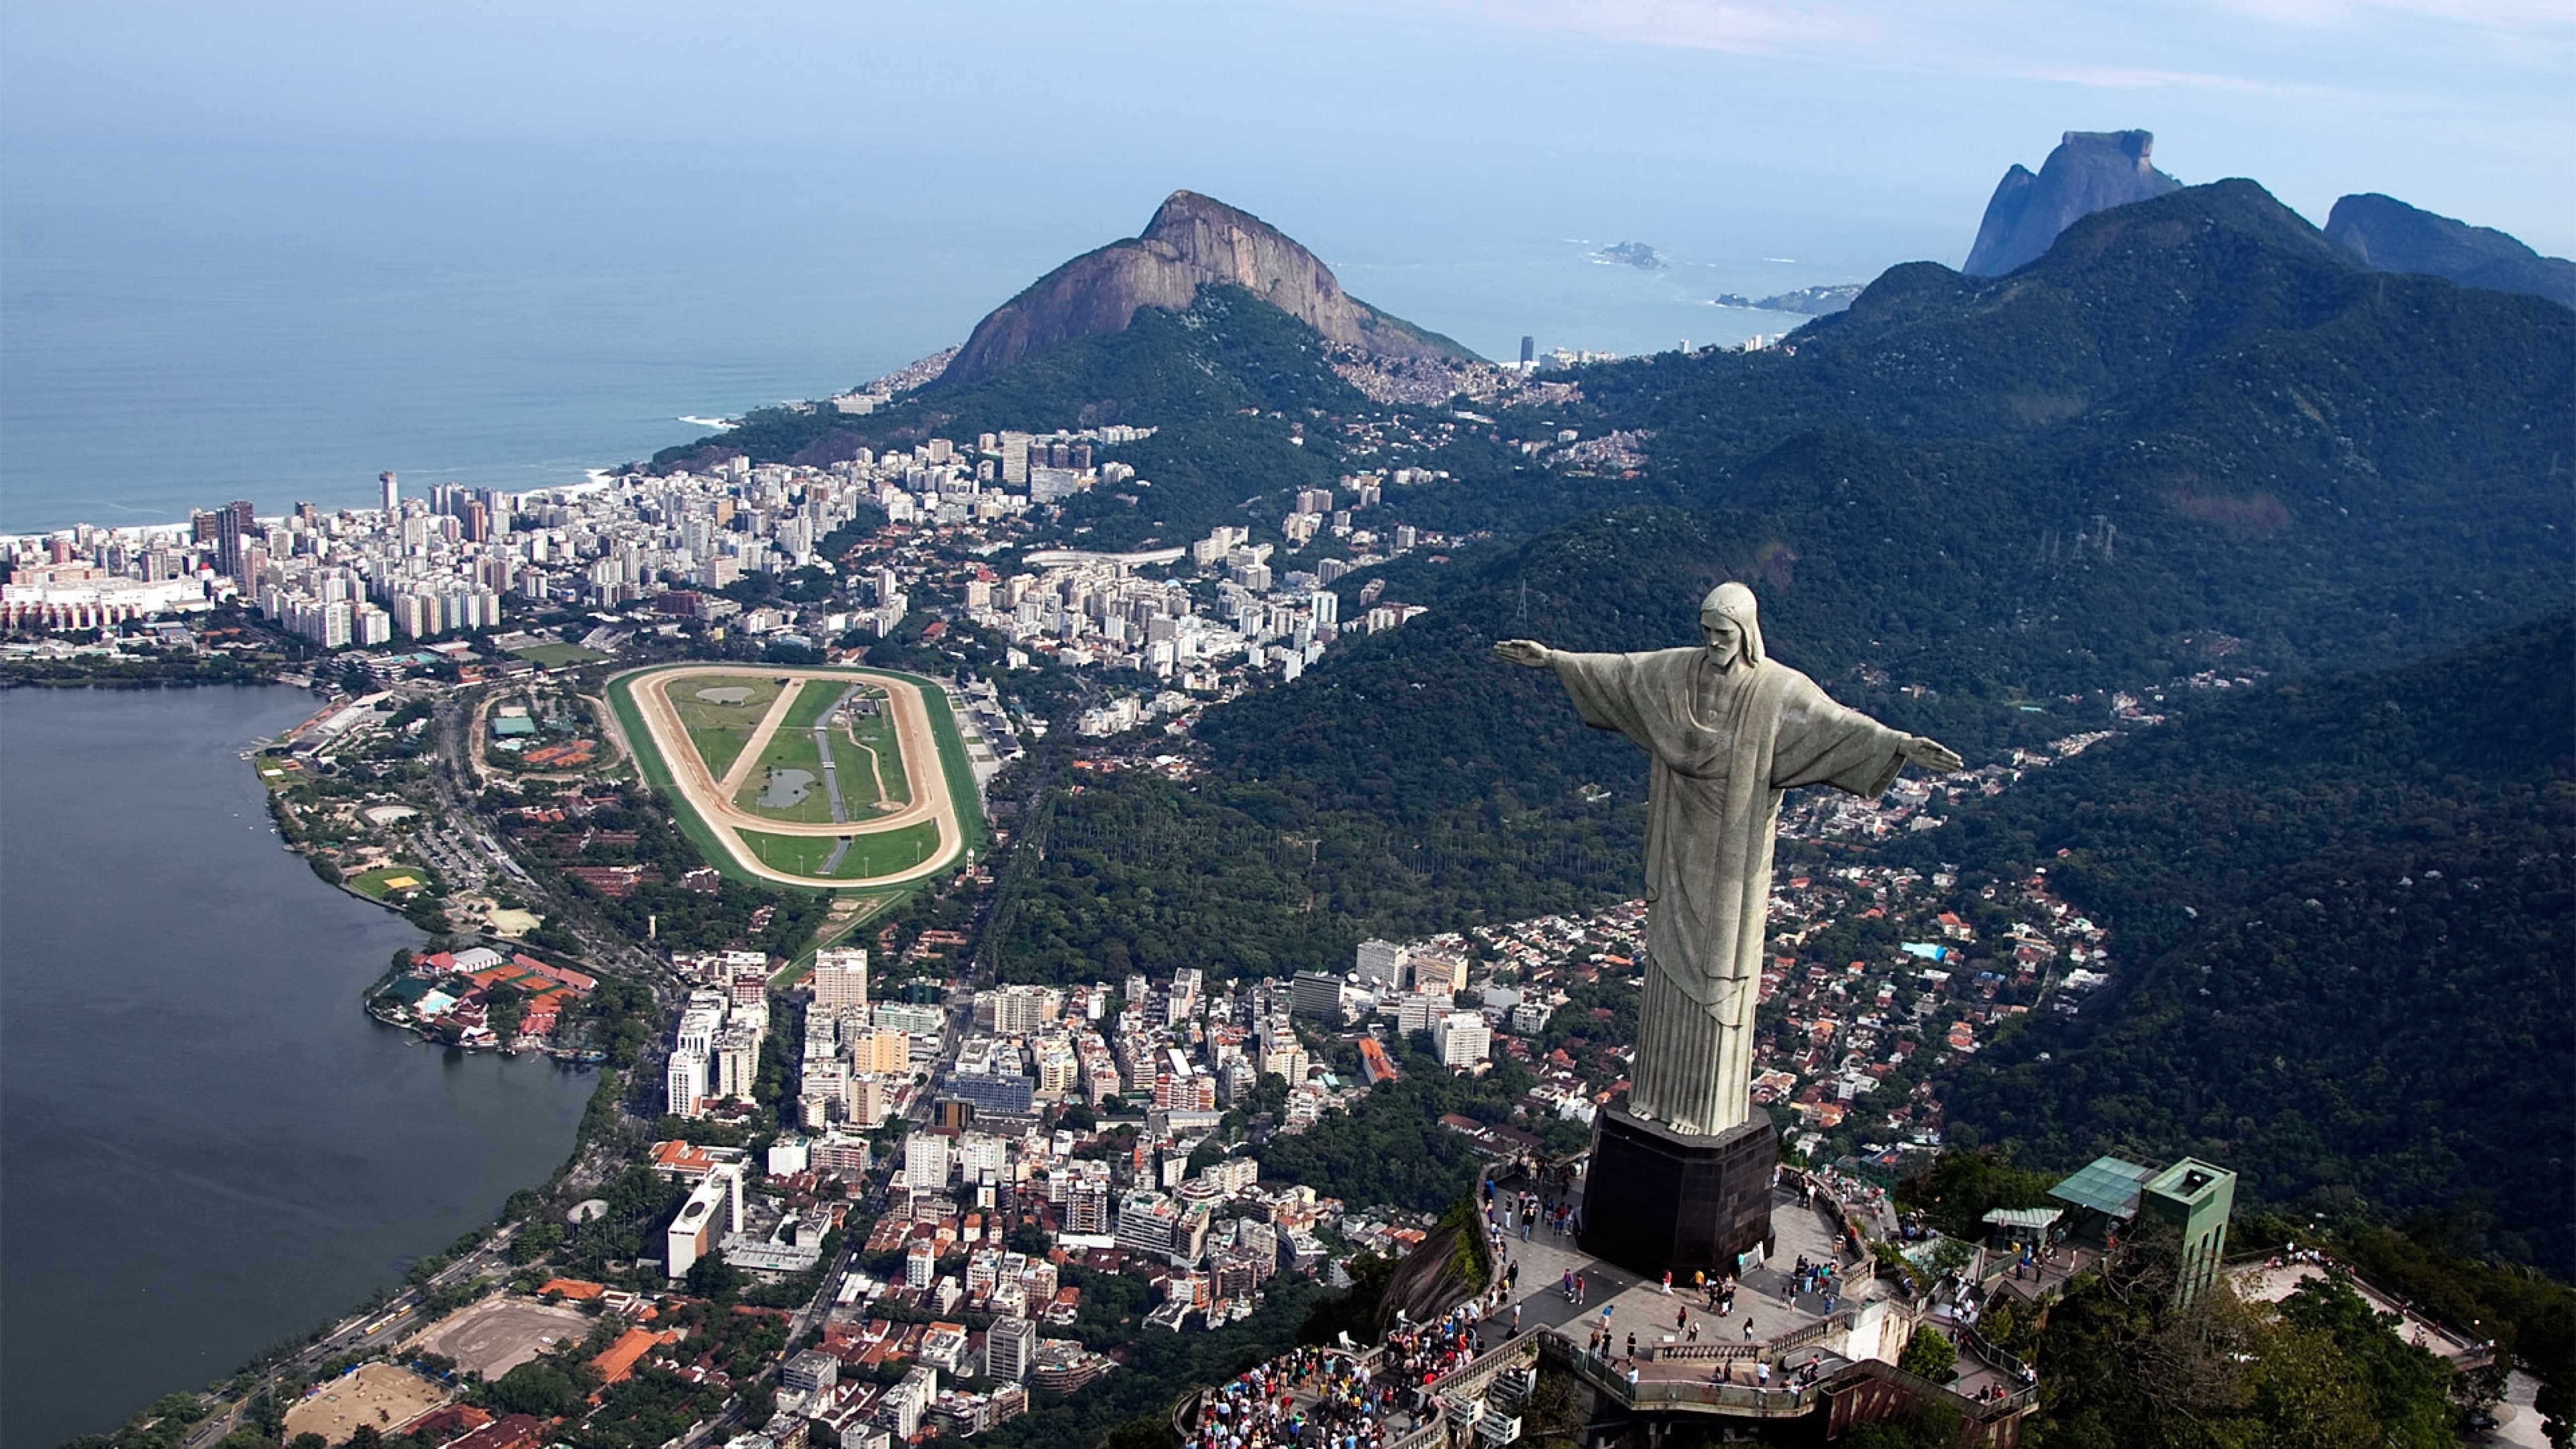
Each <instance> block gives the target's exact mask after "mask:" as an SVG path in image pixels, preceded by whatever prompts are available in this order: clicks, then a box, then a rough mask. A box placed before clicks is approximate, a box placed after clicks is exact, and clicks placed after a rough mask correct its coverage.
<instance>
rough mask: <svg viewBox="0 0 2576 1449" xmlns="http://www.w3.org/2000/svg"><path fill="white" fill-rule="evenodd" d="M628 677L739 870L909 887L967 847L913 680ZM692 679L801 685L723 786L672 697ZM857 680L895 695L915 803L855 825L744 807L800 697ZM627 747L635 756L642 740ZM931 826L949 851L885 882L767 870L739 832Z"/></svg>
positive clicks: (682, 781) (676, 668)
mask: <svg viewBox="0 0 2576 1449" xmlns="http://www.w3.org/2000/svg"><path fill="white" fill-rule="evenodd" d="M623 677H624V678H625V679H626V680H627V681H628V685H627V688H628V692H629V694H630V695H631V696H632V697H633V699H634V701H635V708H636V712H637V713H638V714H640V715H642V716H643V719H644V728H645V730H646V732H647V733H649V734H650V735H651V736H652V737H653V738H652V744H653V746H654V748H655V749H656V751H657V752H659V753H660V755H661V756H662V761H663V763H664V764H665V765H667V766H669V767H670V771H671V779H672V782H673V783H674V784H675V785H676V786H677V788H678V789H679V791H680V794H681V795H682V796H683V797H684V798H685V799H686V800H687V801H688V803H689V807H690V808H691V809H693V810H695V811H696V812H697V815H698V818H699V819H701V820H703V821H705V822H706V823H707V825H708V826H709V828H711V829H713V830H714V831H715V833H716V836H717V838H718V839H720V840H722V841H723V842H724V846H725V850H726V853H727V854H729V855H731V856H732V857H733V859H734V863H735V864H737V865H739V866H741V867H742V868H743V869H744V870H746V871H749V872H750V873H751V874H753V875H756V876H759V877H760V878H761V879H763V880H774V881H779V882H782V883H784V884H788V885H807V886H810V885H826V884H828V885H840V886H853V887H867V886H881V885H899V884H902V883H904V882H906V881H914V880H920V879H922V878H924V877H926V876H932V875H936V874H938V873H940V872H941V871H944V870H946V869H948V868H949V867H950V866H951V865H953V864H954V863H955V862H956V859H957V857H958V855H959V853H960V851H961V850H962V849H963V846H964V842H965V839H966V834H965V831H964V830H963V829H962V828H961V827H960V826H959V824H958V819H957V802H956V801H954V800H952V799H950V798H949V794H948V780H947V774H946V771H945V770H944V769H943V768H942V766H941V764H940V756H939V737H938V735H937V733H936V732H935V731H934V730H933V729H932V728H931V724H930V708H929V706H928V705H926V704H924V703H923V702H922V698H921V687H920V686H919V685H917V684H914V683H913V682H912V681H910V680H907V679H900V678H897V677H894V676H892V675H885V674H868V675H865V676H856V675H853V674H851V673H848V672H845V671H838V670H827V669H793V668H759V667H755V666H748V665H723V664H676V665H660V666H656V667H654V668H652V669H647V670H640V671H638V672H637V673H635V674H632V675H627V676H623ZM683 677H685V678H688V679H691V680H702V679H719V678H721V679H750V680H764V679H782V678H783V679H788V680H792V681H794V683H793V684H792V685H791V686H790V687H788V688H785V689H782V690H780V691H779V692H778V698H777V699H776V700H774V701H772V702H771V703H770V706H769V710H768V712H767V713H766V714H764V715H763V716H762V717H761V721H760V725H759V727H758V728H757V729H756V730H754V731H753V733H752V737H751V739H750V741H749V742H748V743H746V744H745V745H744V746H743V751H742V753H741V755H739V756H738V757H736V760H735V763H734V767H733V769H731V770H729V771H727V776H728V778H727V779H726V780H719V779H717V778H716V777H715V775H714V774H713V773H712V772H711V771H709V770H708V768H707V762H706V761H705V759H703V758H702V757H700V755H699V754H698V749H697V745H696V744H695V743H694V742H693V741H691V740H690V738H689V731H688V728H687V727H686V726H685V725H683V724H682V723H681V722H680V717H679V712H678V711H677V710H675V709H674V708H672V705H671V700H670V696H669V695H668V694H667V693H666V692H665V689H666V687H667V685H668V683H669V681H670V680H672V679H677V678H683ZM854 677H864V678H866V679H867V680H868V681H869V682H870V683H873V684H879V685H883V686H884V687H885V691H886V696H887V702H888V705H889V713H890V714H891V715H892V716H893V724H894V728H895V737H896V738H897V739H898V740H899V741H901V743H902V748H903V770H904V779H905V782H906V783H907V784H908V785H909V786H910V788H911V792H912V801H911V803H910V804H907V805H905V806H904V807H903V808H902V809H900V810H894V811H889V812H888V813H886V814H883V815H879V816H876V817H875V818H873V819H869V820H853V821H848V822H833V821H816V822H803V821H784V820H771V819H768V818H766V817H764V816H760V815H756V814H753V813H752V812H750V811H748V810H744V809H741V808H740V807H738V806H736V805H735V804H734V803H733V788H734V787H738V786H739V784H740V779H739V778H736V777H747V775H748V771H749V762H752V761H756V760H758V759H759V758H760V754H761V751H762V750H764V749H765V748H766V747H767V746H768V743H769V740H770V737H771V736H772V735H775V734H776V733H777V732H778V727H779V723H780V721H782V720H784V719H786V717H787V714H788V711H789V710H790V709H791V708H793V706H794V704H795V702H796V699H797V697H798V696H799V695H801V694H802V693H803V692H804V688H803V686H804V684H805V682H806V681H808V680H816V679H823V680H834V681H839V682H843V683H846V682H848V681H849V680H850V679H852V678H854ZM615 682H616V681H613V680H612V681H611V683H615ZM615 713H616V712H615V711H614V710H611V711H610V712H609V714H610V717H611V718H612V720H613V719H614V717H615ZM622 743H623V744H624V746H625V747H626V748H627V749H628V752H629V753H630V754H631V753H632V752H633V750H632V742H631V741H626V742H622ZM924 820H935V821H937V822H938V825H939V849H938V850H937V851H936V852H935V853H933V854H932V855H931V856H930V858H928V859H926V860H924V861H922V862H921V863H920V864H919V865H916V866H912V867H910V868H908V869H905V870H901V871H897V872H895V873H894V874H892V875H881V876H851V877H847V878H835V879H826V878H825V877H821V876H802V875H793V874H790V873H788V872H786V871H782V870H778V869H775V868H773V867H771V866H770V865H768V864H767V863H765V862H763V861H762V860H761V859H760V857H759V856H757V855H755V854H753V853H752V850H751V847H750V846H749V845H747V844H745V843H744V842H743V840H742V839H741V837H740V835H739V834H738V832H740V831H744V830H756V831H759V832H760V833H761V834H763V835H806V836H825V837H837V836H843V835H882V834H884V833H886V832H887V831H890V830H901V829H903V828H905V827H906V826H911V825H918V824H920V823H921V822H922V821H924Z"/></svg>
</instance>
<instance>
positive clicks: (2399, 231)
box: [2326, 192, 2576, 307]
mask: <svg viewBox="0 0 2576 1449" xmlns="http://www.w3.org/2000/svg"><path fill="white" fill-rule="evenodd" d="M2326 240H2328V241H2330V242H2333V243H2334V244H2335V245H2336V246H2338V247H2340V248H2342V249H2343V250H2344V251H2345V252H2346V253H2347V254H2349V255H2350V256H2351V257H2352V258H2353V259H2354V260H2356V261H2358V262H2360V263H2361V264H2362V265H2363V266H2365V267H2368V268H2370V269H2371V270H2373V271H2378V272H2421V273H2423V274H2425V275H2427V276H2435V277H2446V278H2448V279H2450V280H2451V281H2453V282H2457V283H2458V284H2460V285H2461V286H2463V287H2479V288H2483V289H2485V290H2487V291H2491V292H2527V293H2529V294H2531V295H2532V296H2535V297H2546V298H2548V299H2549V300H2550V301H2553V302H2556V303H2557V304H2559V305H2560V306H2562V307H2576V262H2570V261H2568V260H2567V259H2566V258H2564V257H2544V256H2542V255H2541V254H2540V253H2538V252H2536V251H2533V250H2532V249H2531V248H2530V247H2528V246H2525V245H2524V244H2523V243H2522V242H2521V241H2520V240H2518V239H2517V238H2515V237H2513V236H2511V235H2509V234H2507V233H2505V232H2500V231H2497V230H2496V229H2494V228H2493V227H2485V226H2471V225H2469V224H2468V223H2467V222H2464V221H2457V220H2454V219H2452V218H2450V217H2447V216H2440V215H2437V214H2435V213H2433V212H2429V211H2426V210H2424V209H2422V208H2421V207H2415V206H2409V205H2407V204H2406V203H2405V202H2402V201H2399V200H2398V199H2397V198H2395V197H2393V196H2382V195H2380V194H2379V193H2377V192H2365V193H2363V194H2361V195H2357V196H2346V197H2343V198H2341V199H2339V200H2337V201H2336V202H2335V204H2334V210H2333V211H2332V212H2330V213H2328V214H2327V217H2326Z"/></svg>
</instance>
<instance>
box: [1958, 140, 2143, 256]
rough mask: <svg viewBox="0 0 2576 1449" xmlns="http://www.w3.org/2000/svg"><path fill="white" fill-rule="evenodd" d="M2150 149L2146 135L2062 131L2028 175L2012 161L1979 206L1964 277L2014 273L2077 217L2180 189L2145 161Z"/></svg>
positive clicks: (2050, 242)
mask: <svg viewBox="0 0 2576 1449" xmlns="http://www.w3.org/2000/svg"><path fill="white" fill-rule="evenodd" d="M2155 148H2156V135H2155V132H2153V131H2068V132H2067V133H2066V134H2065V135H2064V136H2062V137H2060V138H2059V140H2058V143H2057V149H2056V150H2054V151H2051V152H2049V153H2048V159H2047V160H2046V161H2044V162H2042V163H2040V168H2039V171H2038V173H2037V174H2036V175H2034V174H2032V173H2031V172H2030V171H2029V170H2028V169H2027V168H2025V167H2023V166H2022V165H2021V164H2020V163H2019V162H2015V163H2014V164H2013V167H2012V169H2011V170H2009V171H2006V172H2005V173H2004V179H2003V180H2002V181H2001V182H1998V183H1997V184H1996V186H1995V194H1994V196H1993V197H1992V198H1990V199H1989V200H1988V201H1987V202H1986V214H1985V217H1984V219H1983V220H1982V221H1980V222H1979V223H1978V224H1977V241H1976V245H1974V246H1972V247H1970V248H1969V249H1968V264H1967V266H1966V267H1964V268H1962V270H1964V271H1965V272H1967V274H1968V275H1970V276H1972V277H2000V276H2003V275H2005V274H2006V273H2009V272H2016V271H2019V270H2020V269H2021V268H2023V267H2025V266H2027V265H2029V264H2030V263H2032V262H2034V261H2037V260H2038V259H2039V258H2040V257H2041V256H2042V255H2043V254H2044V253H2046V252H2047V250H2048V249H2049V247H2050V245H2051V244H2053V243H2054V242H2055V241H2056V240H2057V236H2058V233H2060V232H2062V231H2064V230H2066V228H2067V227H2069V226H2071V225H2073V224H2074V223H2075V222H2076V220H2077V219H2078V218H2081V217H2085V216H2090V215H2091V214H2093V213H2094V212H2097V211H2105V210H2108V209H2109V208H2111V207H2114V206H2126V205H2128V204H2129V203H2130V202H2133V201H2145V200H2148V199H2150V198H2152V197H2158V196H2162V195H2164V194H2165V193H2167V192H2169V191H2177V190H2180V189H2181V187H2182V183H2181V182H2179V181H2176V180H2174V179H2173V178H2172V177H2170V176H2167V175H2166V174H2164V173H2163V172H2161V171H2159V170H2157V169H2156V168H2155V166H2154V165H2153V164H2152V163H2151V161H2150V160H2149V158H2150V157H2152V156H2153V155H2154V154H2155Z"/></svg>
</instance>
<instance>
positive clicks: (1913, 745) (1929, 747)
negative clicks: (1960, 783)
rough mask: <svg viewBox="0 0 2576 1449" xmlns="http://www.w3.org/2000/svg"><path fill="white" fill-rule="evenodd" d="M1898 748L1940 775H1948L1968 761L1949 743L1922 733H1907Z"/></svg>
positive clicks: (1908, 756) (1906, 755)
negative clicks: (1946, 743)
mask: <svg viewBox="0 0 2576 1449" xmlns="http://www.w3.org/2000/svg"><path fill="white" fill-rule="evenodd" d="M1897 749H1898V751H1899V752H1900V753H1902V754H1903V755H1904V756H1905V758H1907V759H1909V760H1912V761H1913V762H1914V763H1916V764H1918V765H1921V766H1922V767H1923V768H1925V769H1927V770H1930V771H1932V772H1933V773H1934V774H1938V775H1946V774H1948V773H1950V772H1951V771H1952V770H1955V769H1957V768H1959V767H1960V766H1961V765H1963V764H1965V763H1967V762H1966V761H1964V760H1962V759H1960V758H1959V755H1958V752H1957V751H1955V750H1953V749H1951V748H1950V747H1949V746H1948V745H1945V744H1943V743H1941V742H1940V741H1939V740H1930V739H1925V738H1924V737H1923V736H1921V735H1907V736H1906V737H1905V742H1904V743H1903V744H1901V745H1898V746H1897Z"/></svg>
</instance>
